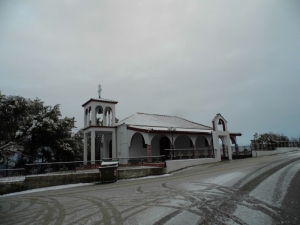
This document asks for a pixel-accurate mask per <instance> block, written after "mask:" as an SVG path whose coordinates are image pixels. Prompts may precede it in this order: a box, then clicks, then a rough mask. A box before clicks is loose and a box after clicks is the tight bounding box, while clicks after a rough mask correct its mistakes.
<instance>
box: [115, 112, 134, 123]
mask: <svg viewBox="0 0 300 225" xmlns="http://www.w3.org/2000/svg"><path fill="white" fill-rule="evenodd" d="M133 115H134V114H132V115H131V116H128V117H126V118H125V119H122V120H120V121H119V122H118V123H121V122H122V121H124V120H127V119H128V118H130V117H132V116H133Z"/></svg>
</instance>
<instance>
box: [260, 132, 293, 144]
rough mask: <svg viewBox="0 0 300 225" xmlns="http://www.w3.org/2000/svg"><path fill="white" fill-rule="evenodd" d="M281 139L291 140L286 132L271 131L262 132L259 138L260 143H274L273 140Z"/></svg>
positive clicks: (278, 140)
mask: <svg viewBox="0 0 300 225" xmlns="http://www.w3.org/2000/svg"><path fill="white" fill-rule="evenodd" d="M280 141H289V138H288V137H287V136H285V135H284V134H274V133H272V132H270V133H264V134H260V135H259V137H258V139H257V142H258V143H272V142H280Z"/></svg>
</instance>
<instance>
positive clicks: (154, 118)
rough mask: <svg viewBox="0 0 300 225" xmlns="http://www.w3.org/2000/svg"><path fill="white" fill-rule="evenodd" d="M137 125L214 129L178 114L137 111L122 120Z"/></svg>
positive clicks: (122, 122)
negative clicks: (169, 114) (167, 114)
mask: <svg viewBox="0 0 300 225" xmlns="http://www.w3.org/2000/svg"><path fill="white" fill-rule="evenodd" d="M124 123H125V124H127V125H135V126H146V127H147V126H149V127H156V129H157V127H164V128H166V127H167V128H168V127H175V128H188V129H199V130H212V128H211V127H209V126H205V125H202V124H199V123H195V122H192V121H189V120H186V119H182V118H180V117H177V116H166V115H158V114H147V113H136V114H133V115H132V116H130V117H127V118H126V119H124V120H122V121H120V122H119V123H118V124H117V126H118V125H121V124H124Z"/></svg>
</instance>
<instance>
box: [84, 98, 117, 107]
mask: <svg viewBox="0 0 300 225" xmlns="http://www.w3.org/2000/svg"><path fill="white" fill-rule="evenodd" d="M91 101H96V102H108V103H113V104H117V103H118V102H117V101H114V100H109V99H105V98H91V99H90V100H88V101H87V102H86V103H84V104H83V105H82V106H85V105H86V104H88V103H89V102H91Z"/></svg>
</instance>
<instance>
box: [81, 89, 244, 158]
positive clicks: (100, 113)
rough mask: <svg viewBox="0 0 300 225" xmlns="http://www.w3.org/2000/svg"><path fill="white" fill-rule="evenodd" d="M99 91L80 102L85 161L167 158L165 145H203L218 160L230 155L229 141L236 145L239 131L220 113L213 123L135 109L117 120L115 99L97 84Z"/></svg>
mask: <svg viewBox="0 0 300 225" xmlns="http://www.w3.org/2000/svg"><path fill="white" fill-rule="evenodd" d="M98 93H99V98H91V99H90V100H88V101H87V102H86V103H84V104H83V105H82V107H83V108H84V128H83V132H84V162H85V163H86V162H87V161H95V160H100V159H103V158H129V157H140V156H161V155H165V156H166V158H168V156H167V151H166V149H175V150H176V149H194V150H197V149H204V148H205V149H210V150H213V151H214V152H215V153H214V154H216V158H217V159H218V160H221V155H224V154H227V156H228V158H229V159H232V154H231V145H235V146H237V140H236V137H237V136H241V135H242V134H241V133H238V132H229V131H228V126H227V121H226V120H225V119H224V117H223V116H222V115H221V114H220V113H218V114H217V115H216V116H215V117H214V118H213V120H212V127H210V126H206V125H203V124H200V123H196V122H192V121H189V120H186V119H184V118H180V117H177V116H169V115H157V114H148V113H135V114H133V115H131V116H129V117H127V118H125V119H123V120H121V121H118V122H117V121H116V104H117V103H118V102H117V101H114V100H108V99H103V98H101V86H100V85H99V91H98ZM220 140H221V142H222V144H219V142H220ZM88 142H90V143H88ZM88 146H90V147H89V149H90V153H89V154H88ZM225 149H226V153H225ZM222 151H223V152H222Z"/></svg>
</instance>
